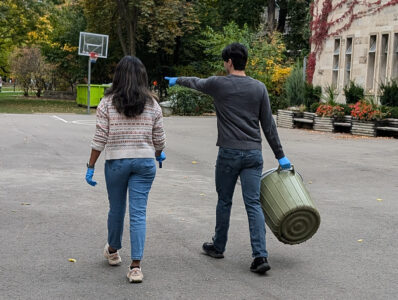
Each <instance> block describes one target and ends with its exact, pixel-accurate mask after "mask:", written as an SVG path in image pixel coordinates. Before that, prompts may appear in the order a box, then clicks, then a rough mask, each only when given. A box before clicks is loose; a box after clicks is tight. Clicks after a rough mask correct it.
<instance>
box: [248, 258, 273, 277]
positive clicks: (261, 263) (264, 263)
mask: <svg viewBox="0 0 398 300" xmlns="http://www.w3.org/2000/svg"><path fill="white" fill-rule="evenodd" d="M269 270H271V267H270V265H269V264H268V260H267V258H266V257H256V258H255V259H254V260H253V262H252V265H251V266H250V271H252V272H255V273H259V274H265V272H267V271H269Z"/></svg>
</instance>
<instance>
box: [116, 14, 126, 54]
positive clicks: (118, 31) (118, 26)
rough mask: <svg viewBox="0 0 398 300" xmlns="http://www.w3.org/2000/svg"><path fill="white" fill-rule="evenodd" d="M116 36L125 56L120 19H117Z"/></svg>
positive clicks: (124, 43)
mask: <svg viewBox="0 0 398 300" xmlns="http://www.w3.org/2000/svg"><path fill="white" fill-rule="evenodd" d="M117 35H118V37H119V42H120V45H121V46H122V50H123V54H124V55H127V47H126V42H125V41H124V39H123V31H122V25H121V24H120V18H119V17H118V19H117Z"/></svg>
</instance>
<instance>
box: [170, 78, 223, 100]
mask: <svg viewBox="0 0 398 300" xmlns="http://www.w3.org/2000/svg"><path fill="white" fill-rule="evenodd" d="M165 79H166V80H168V81H169V86H173V85H176V84H178V85H181V86H185V87H187V88H191V89H194V90H197V91H200V92H202V93H205V94H208V95H210V96H212V95H214V91H215V89H214V87H213V82H214V79H215V76H212V77H209V78H206V79H201V78H198V77H165Z"/></svg>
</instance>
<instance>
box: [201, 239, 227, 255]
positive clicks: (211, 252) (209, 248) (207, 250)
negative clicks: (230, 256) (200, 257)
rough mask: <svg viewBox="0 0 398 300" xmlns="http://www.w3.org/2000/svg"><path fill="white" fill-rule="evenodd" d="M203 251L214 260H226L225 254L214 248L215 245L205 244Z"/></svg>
mask: <svg viewBox="0 0 398 300" xmlns="http://www.w3.org/2000/svg"><path fill="white" fill-rule="evenodd" d="M202 248H203V251H204V252H205V253H206V254H207V255H208V256H211V257H214V258H224V254H222V253H221V252H219V251H217V250H216V248H215V247H214V245H213V243H204V244H203V246H202Z"/></svg>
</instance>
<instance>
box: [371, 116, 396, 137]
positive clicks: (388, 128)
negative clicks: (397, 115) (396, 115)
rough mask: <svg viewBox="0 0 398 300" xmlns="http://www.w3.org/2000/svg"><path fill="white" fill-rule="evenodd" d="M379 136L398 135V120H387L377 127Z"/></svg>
mask: <svg viewBox="0 0 398 300" xmlns="http://www.w3.org/2000/svg"><path fill="white" fill-rule="evenodd" d="M376 131H377V135H394V136H397V135H398V119H391V118H389V119H385V120H383V121H382V122H380V123H379V125H378V126H376Z"/></svg>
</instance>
